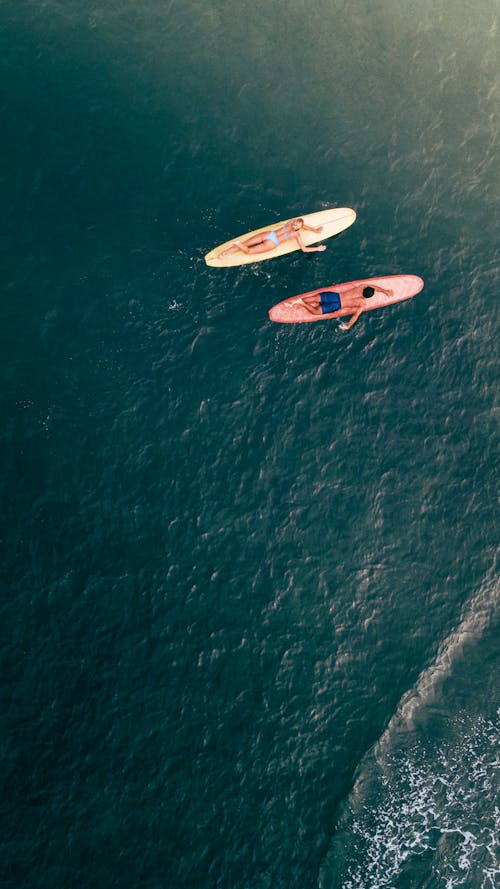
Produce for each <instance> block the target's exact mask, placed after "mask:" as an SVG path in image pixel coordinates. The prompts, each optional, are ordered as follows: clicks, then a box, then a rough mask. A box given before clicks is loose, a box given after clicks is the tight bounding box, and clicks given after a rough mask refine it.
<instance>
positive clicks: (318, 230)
mask: <svg viewBox="0 0 500 889" xmlns="http://www.w3.org/2000/svg"><path fill="white" fill-rule="evenodd" d="M302 229H305V230H306V231H308V232H318V234H319V232H322V231H323V226H322V225H318V227H317V228H314V226H311V225H306V223H305V222H304V224H303V226H302Z"/></svg>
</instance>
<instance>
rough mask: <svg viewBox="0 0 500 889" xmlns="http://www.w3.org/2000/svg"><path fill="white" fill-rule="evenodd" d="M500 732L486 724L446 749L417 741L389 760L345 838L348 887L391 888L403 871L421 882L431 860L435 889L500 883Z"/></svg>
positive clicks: (485, 888)
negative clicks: (498, 797) (499, 794)
mask: <svg viewBox="0 0 500 889" xmlns="http://www.w3.org/2000/svg"><path fill="white" fill-rule="evenodd" d="M499 715H500V714H499ZM498 727H499V726H498V720H497V721H496V722H495V723H493V722H491V721H487V720H480V721H479V722H477V723H475V724H474V726H473V727H469V730H468V731H467V733H466V734H465V736H464V737H463V738H462V740H461V741H460V742H459V743H457V744H456V745H455V746H453V747H448V748H447V750H445V751H442V750H439V751H437V752H436V751H435V750H429V748H428V746H427V745H426V746H425V747H424V746H423V745H422V744H416V745H415V746H414V747H413V748H412V749H411V750H410V751H406V752H405V753H401V752H400V753H397V754H394V755H393V756H390V757H388V759H387V761H386V768H385V774H383V775H382V776H381V777H380V780H379V781H378V782H377V781H376V782H375V784H374V785H372V788H371V793H370V798H369V799H367V800H366V802H365V804H364V805H363V806H362V807H361V809H360V811H359V812H358V813H357V814H356V815H354V816H353V815H351V816H350V818H348V819H347V820H346V823H345V824H344V825H343V829H342V832H341V835H340V836H339V841H340V840H344V842H345V844H346V845H347V846H348V852H349V858H348V861H347V862H346V865H347V866H346V870H345V872H344V874H343V881H342V883H341V885H342V889H382V887H385V886H388V887H389V886H390V887H392V886H394V881H395V880H396V878H398V877H399V876H400V875H401V873H406V874H407V875H408V876H409V877H410V881H409V882H408V885H416V882H415V881H413V882H411V881H412V880H414V874H415V873H417V872H418V870H419V868H421V867H422V861H423V859H425V858H426V857H427V858H428V859H429V860H428V863H427V865H426V870H427V875H428V876H429V875H430V874H432V877H433V879H434V882H433V883H432V885H433V886H434V885H436V886H443V887H446V889H451V887H455V886H468V887H472V886H474V887H477V889H494V887H495V886H496V885H498V884H497V882H496V881H497V880H498V878H499V876H500V870H499V868H498V864H497V861H496V850H497V848H498V832H499V825H500V817H499V816H500V810H499V807H498V805H495V804H494V802H493V804H491V803H492V799H493V797H494V790H495V787H496V786H497V784H498V768H499V760H498V755H497V750H498V742H499V732H498ZM372 792H373V794H374V795H373V797H372ZM375 797H376V798H375ZM417 879H419V878H417ZM320 885H322V886H325V887H326V886H327V885H328V883H326V882H325V883H320ZM419 885H420V881H419Z"/></svg>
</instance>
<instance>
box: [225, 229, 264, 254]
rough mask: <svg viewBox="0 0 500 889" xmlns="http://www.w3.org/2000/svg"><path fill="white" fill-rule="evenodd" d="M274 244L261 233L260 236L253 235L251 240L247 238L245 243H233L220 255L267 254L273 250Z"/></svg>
mask: <svg viewBox="0 0 500 889" xmlns="http://www.w3.org/2000/svg"><path fill="white" fill-rule="evenodd" d="M275 247H276V244H275V243H274V241H271V240H269V239H268V238H267V237H266V235H265V233H264V232H262V233H261V234H260V235H254V236H253V237H252V238H247V240H246V241H234V242H233V243H232V244H231V246H230V247H226V249H225V250H223V251H222V253H221V254H220V255H221V256H226V255H227V254H228V253H240V252H241V253H247V254H249V253H268V252H269V251H270V250H274V248H275Z"/></svg>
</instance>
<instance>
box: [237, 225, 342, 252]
mask: <svg viewBox="0 0 500 889" xmlns="http://www.w3.org/2000/svg"><path fill="white" fill-rule="evenodd" d="M322 230H323V226H322V225H320V226H319V227H318V228H312V227H311V226H310V225H306V223H305V222H304V220H303V219H302V218H301V217H298V218H297V219H290V220H289V222H285V225H282V226H280V227H279V228H276V229H269V231H264V232H259V234H258V235H252V237H251V238H247V239H246V240H245V241H233V243H232V244H231V246H230V247H226V249H225V250H223V251H222V253H221V254H220V255H221V256H226V255H227V254H228V253H239V252H242V253H247V254H248V253H267V252H269V251H271V250H275V248H276V247H279V245H280V244H283V243H284V242H285V241H290V240H294V241H297V244H298V245H299V247H300V249H301V250H302V251H303V252H304V253H314V252H316V251H321V250H326V247H325V245H324V244H320V245H319V246H318V247H306V245H305V244H304V242H303V240H302V238H301V237H300V232H301V231H308V232H317V233H318V234H319V232H321V231H322Z"/></svg>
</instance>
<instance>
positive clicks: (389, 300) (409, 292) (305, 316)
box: [269, 275, 424, 324]
mask: <svg viewBox="0 0 500 889" xmlns="http://www.w3.org/2000/svg"><path fill="white" fill-rule="evenodd" d="M369 284H378V285H379V287H383V288H384V290H392V291H393V294H392V296H385V294H383V293H375V294H374V296H372V297H370V299H369V300H368V301H367V303H366V309H365V311H369V310H370V309H381V308H383V306H392V305H393V303H399V302H401V301H402V300H404V299H411V297H412V296H415V295H416V294H417V293H420V291H421V290H422V288H423V286H424V282H423V281H422V278H419V277H418V275H388V277H386V278H363V279H362V280H359V281H347V282H346V283H345V284H332V285H331V286H330V287H319V288H318V289H317V290H309V292H308V293H300V294H298V295H297V296H291V297H290V298H289V299H284V300H283V301H282V302H280V303H277V304H276V305H275V306H273V307H272V309H270V310H269V317H270V319H271V321H281V322H283V323H284V324H296V323H298V322H301V321H323V320H324V319H328V318H342V317H343V316H344V315H352V314H353V313H352V310H351V309H339V310H338V312H330V313H329V314H327V315H311V313H310V312H308V311H307V309H306V308H305V307H304V306H301V305H300V304H299V302H298V301H299V300H300V299H301V297H303V296H313V295H314V294H316V293H325V292H326V291H329V290H336V291H337V293H340V297H341V298H342V292H343V291H345V290H350V289H351V287H359V285H362V286H363V287H366V286H368V285H369Z"/></svg>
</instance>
